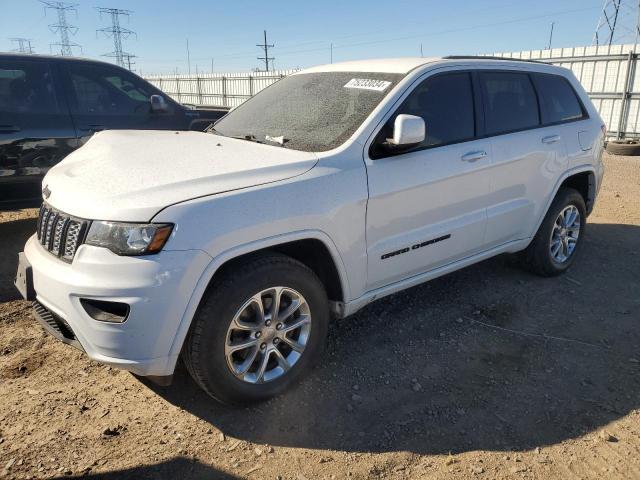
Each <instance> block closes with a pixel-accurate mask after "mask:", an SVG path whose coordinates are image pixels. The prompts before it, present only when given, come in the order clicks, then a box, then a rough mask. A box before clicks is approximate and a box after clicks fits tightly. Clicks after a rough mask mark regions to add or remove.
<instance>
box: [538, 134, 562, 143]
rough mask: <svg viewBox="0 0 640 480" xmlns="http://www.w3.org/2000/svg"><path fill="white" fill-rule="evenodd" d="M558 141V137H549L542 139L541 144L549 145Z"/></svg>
mask: <svg viewBox="0 0 640 480" xmlns="http://www.w3.org/2000/svg"><path fill="white" fill-rule="evenodd" d="M559 141H560V135H549V136H548V137H543V138H542V143H546V144H551V143H556V142H559Z"/></svg>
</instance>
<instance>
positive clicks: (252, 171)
mask: <svg viewBox="0 0 640 480" xmlns="http://www.w3.org/2000/svg"><path fill="white" fill-rule="evenodd" d="M316 162H317V157H316V155H315V154H314V153H310V152H299V151H296V150H288V149H286V148H282V147H277V146H271V145H263V144H258V143H253V142H248V141H245V140H237V139H233V138H227V137H222V136H219V135H213V134H209V133H202V132H182V131H181V132H175V131H157V130H153V131H141V130H110V131H104V132H100V133H97V134H95V135H94V136H93V137H92V138H91V139H90V140H89V141H88V142H87V143H86V144H85V145H84V146H83V147H82V148H79V149H78V150H76V151H75V152H73V153H71V154H70V155H69V156H67V157H66V158H65V159H64V160H63V161H62V162H60V163H59V164H58V165H56V166H55V167H53V168H52V169H51V170H49V173H47V175H46V176H45V178H44V180H43V183H42V186H43V188H44V187H47V188H48V190H49V191H50V192H51V194H50V196H49V198H47V202H49V203H50V204H51V205H52V206H53V207H55V208H57V209H59V210H61V211H63V212H66V213H68V214H71V215H76V216H78V217H82V218H87V219H99V220H120V221H148V220H150V219H151V218H152V217H153V216H154V215H155V214H156V213H157V212H158V211H159V210H161V209H162V208H164V207H166V206H167V205H171V204H174V203H179V202H183V201H185V200H190V199H193V198H196V197H202V196H206V195H213V194H216V193H222V192H228V191H231V190H238V189H241V188H247V187H253V186H256V185H262V184H265V183H271V182H277V181H279V180H285V179H287V178H291V177H295V176H297V175H301V174H303V173H305V172H306V171H308V170H310V169H311V168H313V166H314V165H315V164H316Z"/></svg>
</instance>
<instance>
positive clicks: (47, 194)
mask: <svg viewBox="0 0 640 480" xmlns="http://www.w3.org/2000/svg"><path fill="white" fill-rule="evenodd" d="M50 196H51V190H49V185H45V186H44V188H43V189H42V197H43V198H44V199H45V200H46V199H47V198H49V197H50Z"/></svg>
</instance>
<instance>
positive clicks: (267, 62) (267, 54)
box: [264, 30, 269, 72]
mask: <svg viewBox="0 0 640 480" xmlns="http://www.w3.org/2000/svg"><path fill="white" fill-rule="evenodd" d="M268 48H269V47H267V31H266V30H265V31H264V62H265V65H266V70H267V72H268V71H269V50H268Z"/></svg>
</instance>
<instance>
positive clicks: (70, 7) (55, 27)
mask: <svg viewBox="0 0 640 480" xmlns="http://www.w3.org/2000/svg"><path fill="white" fill-rule="evenodd" d="M40 3H42V4H43V5H44V11H45V14H46V12H47V10H48V9H51V10H55V11H56V13H57V15H58V23H53V24H51V25H49V29H50V30H51V31H52V32H53V33H57V34H59V35H60V42H59V43H52V44H50V47H51V50H52V52H53V47H56V49H58V48H59V49H60V50H58V54H59V55H63V56H70V55H73V52H72V49H73V47H78V48H79V49H80V52H82V47H81V46H80V45H78V44H77V43H72V42H71V41H70V40H69V34H71V35H75V34H76V33H77V32H78V27H75V26H73V25H69V24H68V23H67V12H71V11H73V12H76V15H77V10H76V7H77V6H78V4H77V3H76V4H71V3H65V2H54V1H49V0H40Z"/></svg>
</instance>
